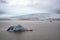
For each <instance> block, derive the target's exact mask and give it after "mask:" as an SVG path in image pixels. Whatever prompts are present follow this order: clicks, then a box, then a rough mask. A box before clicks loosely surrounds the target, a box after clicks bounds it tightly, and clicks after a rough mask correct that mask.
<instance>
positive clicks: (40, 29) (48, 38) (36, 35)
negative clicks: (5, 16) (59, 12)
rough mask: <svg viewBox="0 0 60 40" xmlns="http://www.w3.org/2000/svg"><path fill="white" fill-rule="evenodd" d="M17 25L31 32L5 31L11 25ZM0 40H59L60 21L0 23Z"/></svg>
mask: <svg viewBox="0 0 60 40" xmlns="http://www.w3.org/2000/svg"><path fill="white" fill-rule="evenodd" d="M17 24H20V25H22V26H24V27H29V28H32V29H33V31H26V32H7V31H6V29H8V28H9V27H10V26H11V25H17ZM0 40H60V21H54V22H49V21H0Z"/></svg>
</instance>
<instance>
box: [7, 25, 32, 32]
mask: <svg viewBox="0 0 60 40" xmlns="http://www.w3.org/2000/svg"><path fill="white" fill-rule="evenodd" d="M7 31H10V32H18V31H32V29H29V28H25V27H23V26H21V25H17V26H10V27H9V28H8V29H7Z"/></svg>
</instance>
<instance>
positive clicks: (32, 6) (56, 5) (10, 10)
mask: <svg viewBox="0 0 60 40" xmlns="http://www.w3.org/2000/svg"><path fill="white" fill-rule="evenodd" d="M32 13H60V0H0V18H1V17H12V16H19V15H26V14H32Z"/></svg>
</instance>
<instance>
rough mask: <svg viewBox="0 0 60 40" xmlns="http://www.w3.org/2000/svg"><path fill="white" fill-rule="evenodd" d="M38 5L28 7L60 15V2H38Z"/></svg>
mask: <svg viewBox="0 0 60 40" xmlns="http://www.w3.org/2000/svg"><path fill="white" fill-rule="evenodd" d="M37 1H38V2H37V3H34V2H33V3H32V5H28V6H31V7H34V8H37V9H43V10H48V11H51V12H54V13H60V12H59V11H60V0H37Z"/></svg>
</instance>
